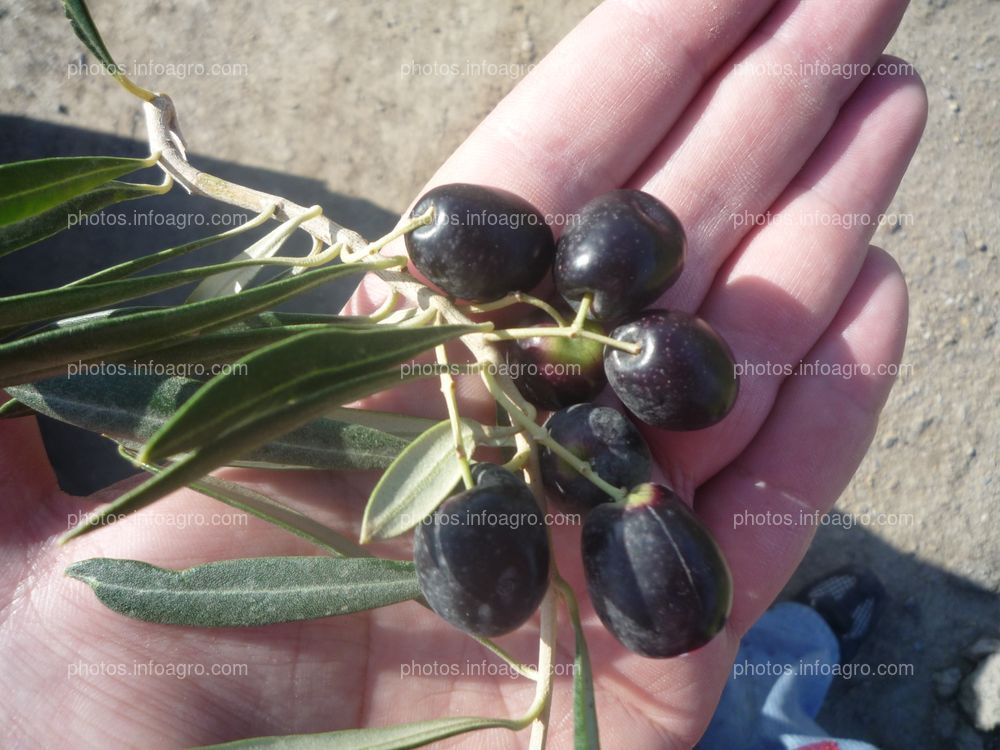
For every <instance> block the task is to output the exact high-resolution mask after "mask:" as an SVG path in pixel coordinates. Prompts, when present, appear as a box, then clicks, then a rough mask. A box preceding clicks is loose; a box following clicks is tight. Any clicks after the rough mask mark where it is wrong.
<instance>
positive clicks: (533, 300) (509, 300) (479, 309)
mask: <svg viewBox="0 0 1000 750" xmlns="http://www.w3.org/2000/svg"><path fill="white" fill-rule="evenodd" d="M518 303H524V304H526V305H532V306H533V307H537V308H538V309H540V310H544V311H545V312H546V313H548V315H549V317H551V318H552V320H554V321H555V322H556V324H557V325H558V326H559V327H561V328H565V327H566V326H568V325H569V323H567V322H566V318H564V317H563V316H562V315H560V314H559V311H558V310H556V308H554V307H553V306H552V305H550V304H549V303H548V302H546V301H545V300H542V299H539V298H538V297H532V296H531V295H530V294H525V293H524V292H512V293H511V294H508V295H507V296H506V297H501V298H500V299H498V300H496V301H495V302H484V303H481V304H474V305H460V306H459V309H462V310H468V311H469V312H472V313H488V312H493V311H494V310H502V309H503V308H505V307H510V306H511V305H516V304H518Z"/></svg>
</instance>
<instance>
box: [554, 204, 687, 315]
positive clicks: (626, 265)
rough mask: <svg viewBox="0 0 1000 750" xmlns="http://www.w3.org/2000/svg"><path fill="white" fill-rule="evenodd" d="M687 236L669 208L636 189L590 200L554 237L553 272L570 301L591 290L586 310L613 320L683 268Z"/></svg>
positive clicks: (651, 298)
mask: <svg viewBox="0 0 1000 750" xmlns="http://www.w3.org/2000/svg"><path fill="white" fill-rule="evenodd" d="M686 246H687V240H686V239H685V237H684V227H683V226H681V222H680V220H679V219H678V218H677V217H676V216H675V215H674V213H673V212H672V211H671V210H670V209H669V208H667V207H666V206H665V205H663V204H662V203H661V202H660V201H658V200H657V199H656V198H654V197H653V196H651V195H649V194H648V193H644V192H642V191H641V190H613V191H611V192H610V193H605V194H604V195H600V196H598V197H597V198H594V200H592V201H590V203H588V204H587V205H585V206H584V207H583V209H582V210H581V211H580V214H579V219H578V221H576V222H575V223H574V224H573V225H572V226H571V227H570V228H569V229H568V230H567V231H566V233H565V234H564V235H563V236H562V237H561V238H560V239H559V244H558V245H557V246H556V259H555V264H554V266H553V277H554V278H555V283H556V289H557V290H558V291H559V293H560V294H561V295H562V296H563V298H564V299H565V300H566V301H567V302H569V303H570V304H571V305H572V306H573V307H577V306H578V305H579V303H580V300H581V299H583V296H584V295H585V294H592V295H593V302H592V304H591V308H590V309H591V314H592V315H593V317H595V318H597V319H598V320H618V319H619V318H623V317H625V316H627V315H631V314H633V313H636V312H638V311H640V310H642V309H643V308H645V307H647V306H649V305H650V304H652V303H653V302H655V301H656V300H657V298H659V296H660V295H661V294H663V293H664V292H665V291H666V290H667V289H668V288H669V287H670V285H671V284H673V283H674V282H675V281H676V280H677V277H678V276H680V273H681V270H682V269H683V268H684V253H685V249H686Z"/></svg>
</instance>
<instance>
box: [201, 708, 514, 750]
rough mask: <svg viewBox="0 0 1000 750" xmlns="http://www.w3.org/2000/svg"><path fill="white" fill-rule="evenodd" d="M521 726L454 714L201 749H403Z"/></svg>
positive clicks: (508, 721)
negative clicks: (484, 731) (387, 724)
mask: <svg viewBox="0 0 1000 750" xmlns="http://www.w3.org/2000/svg"><path fill="white" fill-rule="evenodd" d="M520 728H521V726H520V724H519V723H517V722H514V721H511V720H510V719H490V718H480V717H475V716H468V717H464V716H455V717H452V718H449V719H431V720H430V721H419V722H414V723H412V724H399V725H397V726H391V727H374V728H371V729H345V730H342V731H339V732H322V733H318V734H289V735H285V736H281V737H255V738H253V739H248V740H236V741H235V742H226V743H223V744H221V745H206V746H204V747H202V748H201V750H404V749H405V748H413V747H422V746H423V745H426V744H428V743H430V742H437V741H438V740H443V739H446V738H448V737H454V736H455V735H457V734H464V733H465V732H474V731H476V730H479V729H509V730H511V731H517V730H518V729H520Z"/></svg>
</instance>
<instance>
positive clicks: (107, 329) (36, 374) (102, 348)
mask: <svg viewBox="0 0 1000 750" xmlns="http://www.w3.org/2000/svg"><path fill="white" fill-rule="evenodd" d="M394 262H395V261H392V260H388V261H385V263H386V264H387V265H388V264H391V263H394ZM380 263H381V262H380V261H375V262H372V263H367V264H364V266H358V265H352V264H345V265H339V266H327V267H323V268H318V269H316V270H314V271H309V272H307V273H304V274H302V275H301V276H293V277H290V278H287V279H282V280H280V281H273V282H271V283H268V284H264V285H263V286H259V287H256V288H254V289H248V290H247V291H245V292H243V293H241V294H236V295H231V296H229V297H218V298H216V299H210V300H205V301H204V302H192V303H189V304H186V305H179V306H176V307H167V308H164V309H162V310H147V311H142V312H137V313H132V314H126V315H121V316H108V317H105V318H102V319H99V320H96V321H95V322H93V324H92V325H88V326H66V327H59V328H56V329H55V330H46V331H41V332H39V333H34V334H31V335H28V336H25V337H23V338H19V339H16V340H14V341H10V342H8V343H5V344H0V387H4V386H7V385H16V384H20V383H30V382H32V381H35V380H40V379H41V378H45V377H49V376H51V375H57V374H60V372H61V371H64V368H65V367H66V365H67V364H69V363H71V362H94V361H99V360H101V359H102V358H108V357H112V356H115V355H125V354H127V353H128V352H130V351H134V350H140V349H141V350H148V349H149V348H150V347H153V346H167V345H170V344H173V343H177V342H179V341H181V340H183V339H184V338H186V337H188V336H190V335H192V334H195V333H198V332H201V331H204V330H206V329H208V328H212V327H217V326H220V325H223V324H226V323H231V322H234V321H237V320H239V319H241V318H244V317H247V316H249V315H253V314H254V313H258V312H260V311H262V310H266V309H267V308H269V307H272V306H273V305H276V304H278V303H279V302H283V301H285V300H286V299H290V298H291V297H294V296H295V295H296V294H299V293H301V292H304V291H306V290H308V289H312V288H313V287H317V286H319V285H320V284H324V283H327V282H329V281H332V280H333V279H335V278H338V277H340V276H346V275H349V274H352V273H359V272H361V271H363V270H365V269H366V268H371V267H378V266H379V265H380Z"/></svg>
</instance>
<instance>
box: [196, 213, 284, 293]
mask: <svg viewBox="0 0 1000 750" xmlns="http://www.w3.org/2000/svg"><path fill="white" fill-rule="evenodd" d="M300 224H301V221H296V220H294V219H290V220H288V221H286V222H284V223H282V224H280V225H279V226H277V227H275V228H274V229H272V230H271V231H270V232H268V233H267V234H266V235H264V236H263V237H261V238H260V239H259V240H257V241H256V242H254V243H253V244H252V245H250V247H248V248H247V249H246V250H244V251H243V252H241V253H240V254H239V255H237V256H236V257H235V258H233V259H232V261H231V262H234V263H235V262H237V261H250V260H260V259H262V258H272V257H274V256H275V255H277V253H278V251H279V250H281V248H282V247H283V246H284V244H285V241H286V240H287V239H288V238H289V237H291V235H292V234H293V233H294V232H295V230H296V229H298V227H299V225H300ZM232 268H233V269H234V270H232V271H227V272H225V273H220V274H216V275H213V276H209V277H208V278H207V279H205V280H204V281H202V282H201V283H200V284H198V286H196V287H195V288H194V290H193V291H192V292H191V294H190V295H189V296H188V298H187V301H188V302H197V301H199V300H203V299H211V298H212V297H222V296H224V295H226V294H238V293H239V292H241V291H243V289H244V288H245V287H246V286H247V285H248V284H249V283H250V282H251V281H253V278H254V277H255V276H256V275H257V273H258V272H259V271H260V270H261V269H262V268H263V266H261V265H252V264H250V263H247V262H243V263H241V264H239V265H233V266H232Z"/></svg>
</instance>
